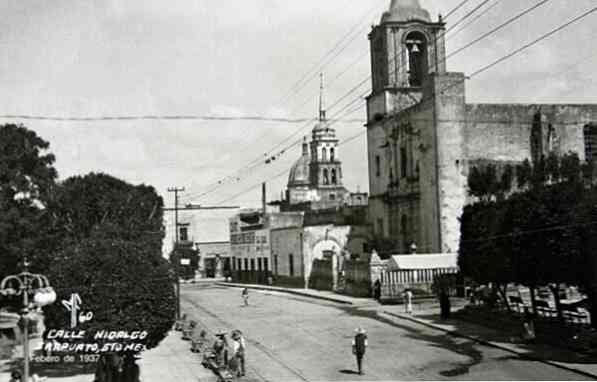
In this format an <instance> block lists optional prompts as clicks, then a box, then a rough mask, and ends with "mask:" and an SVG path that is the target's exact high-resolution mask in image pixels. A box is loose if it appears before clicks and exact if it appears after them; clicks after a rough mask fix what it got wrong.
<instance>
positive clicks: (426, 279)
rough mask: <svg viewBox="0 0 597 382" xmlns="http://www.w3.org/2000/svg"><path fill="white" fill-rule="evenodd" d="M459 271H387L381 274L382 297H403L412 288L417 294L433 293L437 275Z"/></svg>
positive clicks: (450, 269)
mask: <svg viewBox="0 0 597 382" xmlns="http://www.w3.org/2000/svg"><path fill="white" fill-rule="evenodd" d="M457 272H458V270H457V269H455V268H435V269H402V270H394V271H385V272H382V274H381V297H382V299H394V298H401V297H402V293H404V291H405V290H406V289H412V290H413V291H414V293H415V294H432V293H433V291H432V290H431V285H433V279H434V277H435V276H437V275H442V274H447V273H457Z"/></svg>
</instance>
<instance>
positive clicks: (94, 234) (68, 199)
mask: <svg viewBox="0 0 597 382" xmlns="http://www.w3.org/2000/svg"><path fill="white" fill-rule="evenodd" d="M49 210H50V211H51V213H52V216H53V219H54V226H55V227H56V230H57V232H58V234H57V235H58V236H59V238H60V246H59V250H58V251H57V253H56V256H55V260H54V262H53V264H52V267H51V269H50V271H49V277H50V280H51V281H52V284H53V285H54V286H55V287H56V289H57V293H58V294H59V299H68V296H69V295H70V294H71V293H78V294H79V295H80V297H81V298H82V300H83V304H84V309H89V310H91V311H93V313H94V316H93V319H92V321H91V322H89V323H86V324H84V325H83V327H82V328H83V329H87V330H88V333H90V334H91V335H92V333H93V332H94V331H95V330H100V329H101V330H125V331H134V330H146V331H148V332H149V336H148V337H147V338H146V340H145V345H146V346H147V347H148V348H151V347H155V346H156V345H157V344H158V343H159V341H161V340H162V339H163V338H164V337H165V336H166V334H167V332H168V331H169V329H170V328H171V326H172V324H173V321H174V316H175V309H176V301H175V294H174V287H173V283H174V281H175V278H174V272H173V270H172V269H171V267H170V264H169V263H168V262H167V261H166V260H165V259H163V258H162V253H161V250H162V240H163V237H164V232H163V227H162V214H163V201H162V198H161V197H160V196H159V195H157V193H156V192H155V190H154V189H153V188H152V187H150V186H145V185H139V186H134V185H131V184H129V183H127V182H124V181H122V180H120V179H117V178H115V177H112V176H110V175H106V174H95V173H91V174H88V175H85V176H75V177H72V178H69V179H67V180H65V181H64V182H62V183H61V184H60V185H59V187H58V189H57V192H56V195H55V197H54V198H53V200H52V201H51V204H50V208H49ZM47 317H48V320H47V326H48V327H49V328H52V327H55V328H61V327H64V326H65V321H64V320H65V311H64V309H63V308H62V306H61V305H60V304H54V305H53V306H51V307H49V308H48V312H47ZM113 356H118V355H117V354H114V353H110V354H106V355H105V357H113ZM126 360H127V362H129V363H132V364H134V359H133V358H131V357H128V358H126ZM102 364H104V363H102ZM105 364H110V363H109V362H106V363H105ZM98 370H99V369H98ZM100 374H101V373H100Z"/></svg>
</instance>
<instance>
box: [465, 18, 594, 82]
mask: <svg viewBox="0 0 597 382" xmlns="http://www.w3.org/2000/svg"><path fill="white" fill-rule="evenodd" d="M596 11H597V7H595V8H592V9H590V10H588V11H586V12H585V13H583V14H581V15H580V16H577V17H575V18H573V19H572V20H570V21H568V22H566V23H564V24H562V25H560V26H559V27H557V28H555V29H553V30H551V31H549V32H547V33H545V34H543V35H541V36H540V37H539V38H537V39H535V40H533V41H531V42H529V43H528V44H525V45H523V46H522V47H520V48H518V49H516V50H514V51H512V52H511V53H509V54H507V55H505V56H503V57H501V58H500V59H498V60H496V61H494V62H492V63H491V64H489V65H486V66H484V67H482V68H480V69H478V70H476V71H475V72H473V73H472V74H471V75H470V76H469V77H470V78H472V77H474V76H476V75H478V74H481V73H483V72H485V71H486V70H489V69H491V68H492V67H494V66H496V65H498V64H500V63H502V62H504V61H506V60H508V59H510V58H512V57H514V56H516V55H517V54H519V53H522V52H523V51H525V50H526V49H528V48H530V47H532V46H533V45H536V44H538V43H539V42H541V41H543V40H545V39H547V38H549V37H551V36H553V35H554V34H556V33H558V32H560V31H562V30H564V29H566V28H568V27H569V26H570V25H572V24H575V23H577V22H578V21H580V20H582V19H584V18H585V17H588V16H589V15H591V14H592V13H595V12H596Z"/></svg>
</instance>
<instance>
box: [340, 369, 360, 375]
mask: <svg viewBox="0 0 597 382" xmlns="http://www.w3.org/2000/svg"><path fill="white" fill-rule="evenodd" d="M339 371H340V373H342V374H359V372H358V371H354V370H348V369H342V370H339Z"/></svg>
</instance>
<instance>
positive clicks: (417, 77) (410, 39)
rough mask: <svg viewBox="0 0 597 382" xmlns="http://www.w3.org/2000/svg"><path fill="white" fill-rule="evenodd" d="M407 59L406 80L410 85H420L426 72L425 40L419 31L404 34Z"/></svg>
mask: <svg viewBox="0 0 597 382" xmlns="http://www.w3.org/2000/svg"><path fill="white" fill-rule="evenodd" d="M406 49H407V51H408V60H407V62H406V65H407V71H408V74H409V76H408V82H409V85H410V86H422V85H423V79H424V77H425V74H427V41H426V39H425V35H423V34H422V33H421V32H412V33H409V34H408V36H406Z"/></svg>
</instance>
